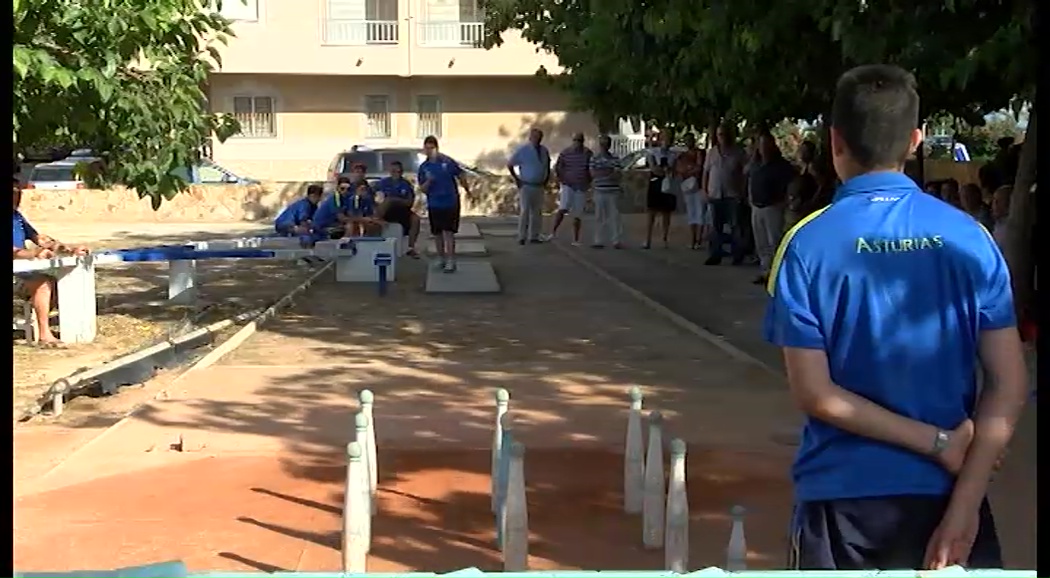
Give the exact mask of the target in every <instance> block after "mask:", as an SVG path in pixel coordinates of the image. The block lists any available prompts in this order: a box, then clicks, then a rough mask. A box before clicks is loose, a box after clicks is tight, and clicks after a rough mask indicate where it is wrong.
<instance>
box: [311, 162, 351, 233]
mask: <svg viewBox="0 0 1050 578" xmlns="http://www.w3.org/2000/svg"><path fill="white" fill-rule="evenodd" d="M350 186H351V185H350V179H349V178H347V177H339V180H338V182H337V183H336V190H335V192H333V193H332V194H331V195H329V196H327V197H325V198H323V199H321V202H319V203H317V210H316V211H314V217H313V236H314V239H316V240H322V239H340V238H342V237H344V236H345V235H346V233H347V227H346V224H347V223H348V222H349V220H350V217H349V216H348V215H347V207H348V206H349V204H350V198H351V197H352V196H353V193H352V192H351V191H350Z"/></svg>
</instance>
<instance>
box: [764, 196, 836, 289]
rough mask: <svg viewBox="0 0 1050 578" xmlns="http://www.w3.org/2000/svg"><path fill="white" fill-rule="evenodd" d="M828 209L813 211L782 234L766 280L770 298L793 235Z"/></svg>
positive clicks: (829, 206)
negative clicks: (782, 236)
mask: <svg viewBox="0 0 1050 578" xmlns="http://www.w3.org/2000/svg"><path fill="white" fill-rule="evenodd" d="M829 208H831V205H827V206H826V207H824V208H822V209H817V210H816V211H813V212H812V213H810V214H808V215H806V216H805V217H803V218H802V219H801V220H800V221H799V222H797V223H795V226H794V227H791V228H790V229H788V232H787V233H784V238H783V239H781V240H780V246H778V247H777V252H776V253H775V254H774V255H773V263H772V264H771V265H770V267H769V278H768V279H767V280H766V293H769V295H770V296H772V295H773V293H774V289H775V287H776V284H777V275H778V274H780V263H781V262H783V261H784V254H785V253H787V247H788V243H790V242H791V239H793V238H794V237H795V234H796V233H798V232H799V231H800V230H801V229H802V227H804V226H805V225H806V224H807V223H809V222H810V221H812V220H813V219H816V218H817V217H819V216H820V215H821V214H823V213H824V211H826V210H828V209H829Z"/></svg>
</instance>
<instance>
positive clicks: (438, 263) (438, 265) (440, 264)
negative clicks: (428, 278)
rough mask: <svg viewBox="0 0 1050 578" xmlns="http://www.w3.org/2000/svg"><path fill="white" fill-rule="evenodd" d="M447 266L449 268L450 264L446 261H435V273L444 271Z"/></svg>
mask: <svg viewBox="0 0 1050 578" xmlns="http://www.w3.org/2000/svg"><path fill="white" fill-rule="evenodd" d="M447 266H448V263H446V262H445V261H441V260H435V261H434V264H433V267H434V270H435V271H444V270H445V267H447Z"/></svg>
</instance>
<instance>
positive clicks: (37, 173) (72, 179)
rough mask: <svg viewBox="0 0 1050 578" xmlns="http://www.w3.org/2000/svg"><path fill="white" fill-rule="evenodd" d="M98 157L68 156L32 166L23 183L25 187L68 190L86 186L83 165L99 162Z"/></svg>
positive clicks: (100, 160)
mask: <svg viewBox="0 0 1050 578" xmlns="http://www.w3.org/2000/svg"><path fill="white" fill-rule="evenodd" d="M101 162H102V159H100V158H98V157H69V158H65V159H62V160H60V161H54V162H50V163H41V164H38V165H36V166H34V167H33V169H32V171H30V173H29V178H28V179H27V181H26V183H25V188H27V189H47V190H68V189H83V188H86V185H85V184H84V179H83V177H82V173H83V170H84V168H85V167H84V166H83V165H90V164H92V163H101Z"/></svg>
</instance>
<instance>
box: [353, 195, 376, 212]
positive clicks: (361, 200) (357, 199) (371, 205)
mask: <svg viewBox="0 0 1050 578" xmlns="http://www.w3.org/2000/svg"><path fill="white" fill-rule="evenodd" d="M375 213H376V198H375V196H373V195H371V194H365V195H362V196H358V195H350V196H349V197H348V198H347V199H346V214H347V215H350V216H351V217H371V216H373V215H375Z"/></svg>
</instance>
